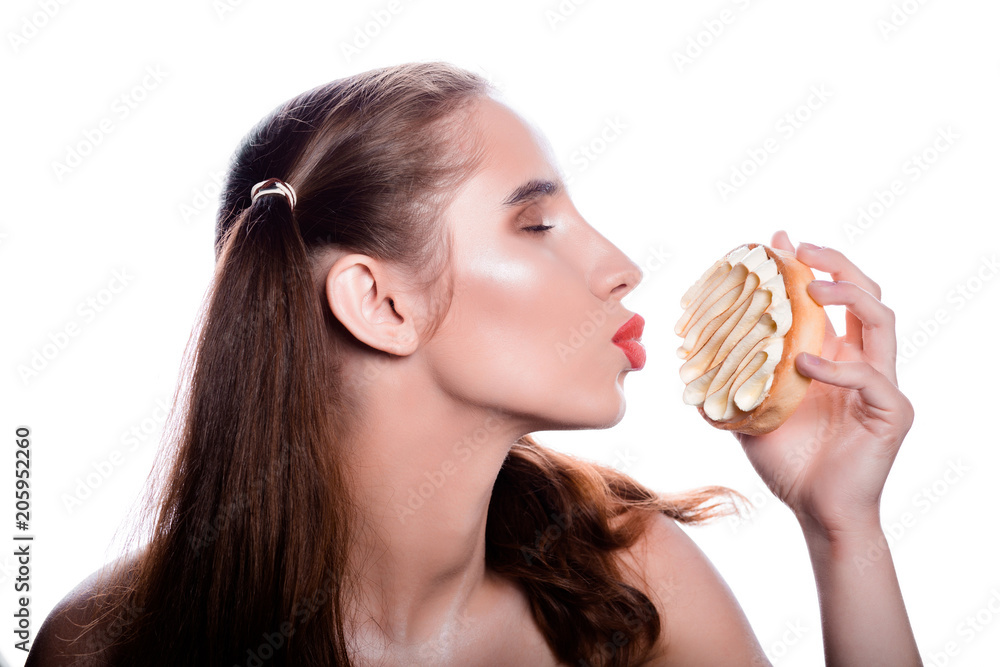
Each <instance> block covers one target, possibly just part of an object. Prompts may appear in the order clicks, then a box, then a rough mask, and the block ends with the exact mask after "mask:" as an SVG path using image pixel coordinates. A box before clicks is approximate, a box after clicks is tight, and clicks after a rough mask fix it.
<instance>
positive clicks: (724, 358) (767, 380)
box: [674, 245, 792, 421]
mask: <svg viewBox="0 0 1000 667" xmlns="http://www.w3.org/2000/svg"><path fill="white" fill-rule="evenodd" d="M681 308H683V309H684V314H683V315H681V318H680V319H679V320H677V324H676V325H675V326H674V333H676V334H677V335H678V336H681V337H682V338H683V339H684V342H683V343H682V344H681V346H680V347H679V348H677V355H678V356H679V357H680V358H681V359H684V360H685V361H684V363H683V364H682V365H681V370H680V375H681V380H682V381H683V382H684V384H685V387H684V396H683V398H684V402H685V403H686V404H688V405H700V406H702V409H703V410H704V411H705V414H706V415H708V416H709V417H710V418H711V419H714V420H715V421H729V420H732V419H733V418H735V417H741V416H743V415H744V414H745V413H747V412H750V411H751V410H753V409H754V408H756V407H757V406H758V405H760V404H761V403H762V402H763V401H764V399H765V398H767V394H768V391H770V389H771V383H772V382H773V381H774V369H775V367H777V365H778V361H780V360H781V351H782V348H783V346H784V340H785V334H786V333H788V330H789V329H790V328H791V326H792V304H791V302H790V301H789V299H788V295H787V294H786V293H785V281H784V279H783V278H782V277H781V274H780V273H778V266H777V264H775V262H774V260H773V259H771V258H769V257H768V256H767V253H766V252H764V246H761V245H758V246H757V247H755V248H754V249H753V250H750V249H749V247H748V246H746V245H742V246H740V247H739V248H736V249H735V250H733V251H732V252H730V253H729V254H728V255H726V256H725V257H724V258H722V259H720V260H719V261H718V262H716V263H715V264H713V265H712V266H711V267H709V269H708V270H707V271H705V273H704V274H702V276H701V278H699V279H698V280H697V281H696V282H695V283H694V284H693V285H692V286H691V287H690V288H689V289H688V290H687V291H686V292H685V293H684V296H683V297H682V298H681Z"/></svg>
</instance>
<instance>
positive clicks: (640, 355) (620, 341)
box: [611, 313, 646, 371]
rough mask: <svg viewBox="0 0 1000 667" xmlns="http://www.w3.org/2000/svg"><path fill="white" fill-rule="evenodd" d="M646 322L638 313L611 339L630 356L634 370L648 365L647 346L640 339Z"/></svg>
mask: <svg viewBox="0 0 1000 667" xmlns="http://www.w3.org/2000/svg"><path fill="white" fill-rule="evenodd" d="M645 325H646V322H645V321H644V320H643V319H642V316H641V315H639V314H638V313H636V314H635V315H633V316H632V319H630V320H629V321H628V322H626V323H625V324H623V325H622V327H621V329H619V330H618V332H617V333H616V334H615V337H614V338H612V339H611V342H612V343H614V344H615V345H617V346H618V347H620V348H621V349H622V351H623V352H624V353H625V356H626V357H628V360H629V362H630V363H631V364H632V370H635V371H637V370H639V369H641V368H642V367H643V366H645V365H646V348H644V347H643V346H642V344H641V343H640V342H639V339H640V338H641V337H642V328H643V327H644V326H645Z"/></svg>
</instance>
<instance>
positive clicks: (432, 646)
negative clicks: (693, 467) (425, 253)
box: [36, 98, 919, 667]
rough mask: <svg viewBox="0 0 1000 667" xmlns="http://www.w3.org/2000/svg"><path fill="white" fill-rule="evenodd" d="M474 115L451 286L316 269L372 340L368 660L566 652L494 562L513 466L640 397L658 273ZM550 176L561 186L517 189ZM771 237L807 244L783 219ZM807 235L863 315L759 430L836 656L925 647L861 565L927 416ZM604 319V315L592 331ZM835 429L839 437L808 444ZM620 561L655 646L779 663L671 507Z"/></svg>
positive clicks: (453, 208) (364, 271)
mask: <svg viewBox="0 0 1000 667" xmlns="http://www.w3.org/2000/svg"><path fill="white" fill-rule="evenodd" d="M469 122H470V123H473V124H474V127H475V129H477V130H478V141H480V142H482V144H481V145H482V146H483V147H484V149H485V154H486V156H487V160H486V162H485V163H484V165H483V168H482V169H481V170H480V171H478V172H477V173H476V174H475V175H474V176H472V177H471V178H470V179H469V180H468V181H467V182H466V183H465V184H464V185H463V186H462V187H461V188H460V190H459V191H458V192H457V193H456V196H455V198H454V199H453V200H452V201H451V203H450V205H449V206H448V208H447V209H446V211H445V215H444V218H443V224H445V225H446V231H447V233H448V234H449V235H450V237H451V239H452V242H453V255H452V257H451V262H450V263H449V266H448V268H447V270H448V272H450V278H451V279H452V281H453V284H454V287H455V294H454V297H453V299H452V300H451V302H450V304H449V303H447V301H446V300H444V299H443V298H442V297H441V292H440V291H439V290H438V289H436V288H434V289H428V288H427V287H426V286H422V285H420V284H418V283H417V282H416V281H415V280H414V276H413V275H412V274H411V273H410V272H408V271H406V270H405V269H402V268H400V267H397V266H395V265H393V264H392V263H389V262H384V261H382V260H378V259H376V258H372V257H369V256H366V255H362V254H357V253H343V252H341V253H337V252H335V251H330V252H329V253H328V254H327V255H326V256H325V257H324V258H322V260H321V261H320V262H319V263H318V264H317V267H316V270H317V274H316V275H317V279H318V280H320V281H323V282H324V284H325V285H326V295H327V300H328V305H329V307H330V308H331V309H332V311H333V313H334V314H335V316H336V317H338V318H339V319H340V321H341V322H342V323H343V324H344V326H345V327H346V328H347V330H348V331H350V333H351V334H352V335H353V336H354V338H355V339H356V340H357V345H353V346H350V347H348V348H347V349H345V350H343V351H342V357H343V360H344V363H345V371H346V373H347V377H351V378H361V379H362V380H361V381H360V382H356V383H354V384H353V385H352V391H355V392H357V395H358V396H359V397H360V399H361V400H360V403H361V405H362V412H361V414H360V415H359V416H358V420H359V421H358V426H357V429H356V432H354V433H353V434H345V440H344V441H343V442H341V443H338V446H343V447H345V448H346V450H347V451H348V455H349V458H348V460H349V461H350V462H351V466H352V470H351V479H352V482H353V483H354V484H355V486H356V489H355V491H356V493H357V494H358V498H359V499H360V501H361V504H362V507H363V511H364V513H365V518H366V520H367V525H368V530H367V532H366V533H365V537H364V538H363V539H361V540H359V541H358V543H357V544H356V545H355V546H354V551H353V553H352V556H351V561H352V564H353V565H354V566H355V567H359V568H360V570H361V571H362V572H363V573H364V575H363V576H364V578H363V582H362V584H361V589H360V591H359V597H358V601H357V605H356V606H355V609H356V613H355V615H354V617H353V618H352V620H351V622H350V624H349V628H350V631H351V634H352V637H353V639H354V641H355V646H354V649H355V655H356V656H357V664H358V665H368V664H384V665H410V664H424V665H484V666H485V665H511V666H517V665H527V664H530V665H537V666H539V667H543V666H546V665H556V664H557V662H556V660H555V658H554V656H553V655H552V653H551V651H550V650H549V648H548V646H547V645H546V644H545V642H544V639H543V637H542V636H541V633H540V631H539V630H538V628H537V626H536V625H535V624H534V621H533V619H532V617H531V614H530V610H529V606H528V601H527V598H526V596H525V594H524V592H523V591H522V589H521V588H520V587H519V586H517V585H516V584H513V583H511V582H509V581H507V580H505V579H504V578H502V577H499V576H497V575H496V574H495V573H492V572H491V571H490V570H488V569H487V568H486V567H485V526H486V516H487V508H488V505H489V501H490V497H491V494H492V488H493V483H494V481H495V479H496V476H497V474H498V472H499V470H500V467H501V465H502V464H503V460H504V458H505V457H506V455H507V452H508V451H509V449H510V447H511V445H512V444H513V443H514V442H515V441H516V440H517V438H518V437H520V436H521V435H524V434H527V433H532V432H534V431H540V430H556V429H582V428H588V429H594V428H609V427H611V426H614V425H615V424H617V423H618V422H619V421H620V420H621V419H622V417H623V416H624V412H625V395H624V389H623V383H624V378H625V376H626V374H627V373H628V372H629V371H630V370H631V367H630V364H629V361H628V359H627V358H626V356H625V354H624V352H623V351H622V350H621V349H620V348H618V347H617V346H615V345H613V344H612V343H611V339H612V337H613V335H614V333H615V332H616V331H617V330H618V328H619V327H620V326H621V325H622V324H623V323H625V322H626V321H628V319H630V317H631V316H632V313H631V312H629V311H627V310H626V309H625V308H624V307H623V306H622V305H621V300H622V298H623V297H624V296H625V295H627V294H628V293H629V292H631V291H632V290H633V289H634V288H635V286H636V285H637V284H638V283H639V281H640V280H641V278H642V272H641V270H640V269H639V267H638V266H637V265H636V264H635V263H634V262H633V261H631V260H630V259H629V258H628V257H627V256H626V255H625V254H624V253H622V252H621V250H619V249H618V248H617V247H615V246H614V245H613V244H612V243H611V242H610V241H608V240H607V239H606V238H605V237H603V236H602V235H601V234H600V233H598V232H597V230H595V229H594V228H593V227H592V226H590V224H588V223H587V222H586V220H584V218H583V217H582V216H581V215H580V214H579V212H578V211H577V210H576V208H575V207H574V206H573V203H572V202H571V200H570V198H569V196H568V194H567V192H566V189H565V187H564V185H563V182H562V179H561V178H560V174H559V172H558V169H557V168H556V166H555V165H556V164H557V162H556V160H555V159H554V158H553V156H552V152H551V148H550V147H549V146H548V144H547V142H546V141H545V139H544V138H543V137H542V136H541V134H540V133H538V132H537V131H536V130H535V129H534V128H533V127H532V126H530V125H529V124H528V123H526V122H525V121H524V120H523V119H522V118H521V117H520V116H519V115H517V114H516V113H514V112H513V111H512V110H511V109H509V108H508V107H507V106H505V105H503V104H501V103H499V102H498V101H495V100H493V99H491V98H483V99H482V100H480V101H477V102H476V103H475V105H474V107H473V110H472V115H471V116H470V120H469ZM533 180H539V181H549V182H551V183H552V184H554V185H555V186H556V187H555V188H554V189H551V190H550V191H542V192H536V193H535V196H533V197H531V198H529V199H526V200H524V201H522V202H519V203H518V204H516V205H513V206H504V205H503V202H505V201H507V200H508V199H509V197H510V194H511V193H512V192H514V191H515V190H517V189H518V188H519V187H520V186H522V185H523V184H525V183H527V182H529V181H533ZM772 245H774V246H775V247H779V248H785V249H788V250H791V249H792V246H791V244H790V243H789V241H788V238H787V236H786V235H785V234H784V233H783V232H779V233H777V234H776V235H775V237H774V240H773V241H772ZM796 253H797V256H798V257H799V258H800V259H801V260H802V261H803V262H805V263H806V264H808V265H810V266H813V267H815V268H817V269H819V270H822V271H830V272H831V273H832V275H833V276H834V278H835V279H836V280H838V281H839V282H838V284H837V285H835V286H834V287H832V288H828V289H826V290H824V288H822V287H817V286H816V284H815V283H814V284H813V285H811V286H810V288H809V290H810V293H811V294H813V295H814V298H816V300H817V301H818V302H819V303H821V304H824V305H827V304H844V305H846V306H847V307H848V309H849V311H850V312H849V315H848V334H847V336H846V337H845V338H843V339H841V338H837V337H836V336H835V335H834V332H833V328H832V326H830V324H829V320H828V321H827V337H826V340H825V342H824V350H823V356H824V357H825V358H827V359H830V361H824V362H823V363H821V364H820V365H818V366H808V365H806V364H803V363H802V361H803V360H802V359H797V360H796V361H797V365H798V367H799V368H800V370H801V371H802V372H803V373H804V374H806V375H809V376H810V377H813V378H814V379H816V380H817V381H816V382H813V383H811V384H810V388H809V391H808V393H807V395H806V398H805V401H804V402H803V404H802V406H801V407H800V408H799V410H798V411H797V412H796V413H795V415H793V417H792V418H791V419H790V420H789V421H788V422H786V423H785V424H784V425H783V426H782V427H781V428H779V429H778V430H776V431H774V432H772V433H770V434H767V435H766V436H761V437H758V438H741V442H742V444H743V446H744V448H745V450H746V453H747V456H748V457H749V458H750V460H751V461H752V463H753V465H754V467H755V468H756V469H757V470H758V472H759V473H760V474H761V476H762V477H763V479H764V480H765V481H766V482H767V483H768V484H769V486H771V488H772V489H774V490H775V491H776V492H777V494H778V496H779V497H780V498H781V499H782V500H783V501H784V502H785V503H786V504H788V505H789V506H790V507H791V508H792V510H793V511H794V512H795V514H796V516H797V517H799V521H800V523H801V524H802V526H803V530H804V531H805V535H806V539H807V542H808V544H809V549H810V555H811V557H812V562H813V567H814V571H815V573H816V579H817V583H818V586H819V592H820V601H821V610H822V616H823V633H824V640H825V645H826V651H827V660H828V664H831V665H859V664H865V665H876V664H879V665H883V664H894V665H895V664H899V665H903V664H919V658H918V657H917V653H916V647H915V643H914V641H913V636H912V632H911V631H910V628H909V624H908V621H907V619H906V613H905V610H904V608H903V604H902V598H901V596H900V593H899V587H898V584H897V582H896V577H895V573H894V571H893V569H892V565H891V559H890V558H889V557H888V553H886V557H885V558H882V559H879V560H878V561H877V562H875V563H873V564H872V567H871V568H870V569H866V570H864V572H863V573H861V572H859V571H858V569H857V568H856V567H855V565H854V564H853V562H852V557H853V556H855V555H857V554H859V553H865V551H866V550H867V548H868V546H869V545H868V542H867V540H870V539H877V538H878V537H879V536H882V531H881V528H880V526H879V523H878V497H879V494H880V492H881V489H882V484H883V483H884V481H885V477H886V475H887V473H888V470H889V467H890V465H891V463H892V459H893V457H894V456H895V453H896V450H897V449H898V447H899V444H900V443H901V442H902V439H903V436H904V435H905V433H906V431H907V429H908V428H909V426H910V423H911V422H912V418H913V412H912V408H911V407H910V404H909V402H908V401H907V400H906V398H905V397H904V396H903V395H902V394H900V393H899V390H898V389H897V388H896V383H895V373H894V370H893V369H894V365H895V360H894V355H895V338H894V333H893V328H892V313H891V311H890V310H889V309H888V308H886V307H885V306H884V305H883V304H882V303H881V302H880V301H879V299H878V296H879V294H878V287H877V286H876V285H875V284H874V283H873V282H872V281H871V280H870V279H868V278H867V277H866V276H864V274H862V273H861V272H860V271H859V270H858V269H857V268H856V267H855V266H854V265H853V264H851V263H850V262H849V261H847V260H846V258H844V257H843V255H841V254H840V253H839V252H837V251H835V250H832V249H819V250H810V249H807V248H806V246H805V245H804V244H803V245H800V246H799V248H798V250H797V251H796ZM444 306H448V307H447V309H445V308H444ZM445 310H446V312H445ZM442 312H444V314H443V320H441V322H440V326H439V327H438V328H437V330H436V332H434V333H433V335H431V334H429V333H428V325H429V323H432V322H436V321H437V318H438V317H441V316H442V315H441V313H442ZM601 315H603V317H601ZM852 318H853V319H852ZM587 322H591V323H595V322H599V324H597V325H596V327H595V330H594V331H593V333H592V334H591V335H589V336H584V337H583V338H582V340H581V339H575V338H573V337H572V333H573V331H574V330H576V331H579V330H580V327H581V325H583V324H584V323H587ZM588 330H589V329H588ZM573 341H576V343H575V344H574V343H573ZM567 346H569V348H570V350H571V351H570V352H568V353H567V352H566V347H567ZM385 352H389V353H391V354H392V355H393V356H391V357H387V356H386V355H385V354H384V353H385ZM821 425H826V426H825V428H824V430H822V431H820V430H819V426H821ZM817 433H822V434H823V437H822V438H820V439H819V440H818V441H819V442H820V444H819V446H816V447H811V446H809V443H810V442H812V441H813V440H816V438H812V439H810V438H811V436H813V435H815V434H817ZM784 480H788V481H787V482H785V481H784ZM862 548H863V549H864V550H865V551H861V549H862ZM621 559H622V562H623V564H625V565H626V566H627V570H626V571H627V577H628V578H629V581H630V583H632V584H633V585H636V586H639V587H642V588H643V590H645V591H647V593H648V594H649V595H650V596H651V598H652V599H653V601H654V602H655V604H656V606H657V609H658V611H659V612H660V615H661V620H662V623H663V628H664V632H663V633H662V634H661V637H660V641H659V643H658V644H657V646H656V651H655V655H654V657H653V658H652V659H651V660H650V661H649V662H648V663H647V664H649V665H706V664H711V665H740V666H745V665H766V664H768V662H767V658H766V657H765V656H764V653H763V651H762V649H761V647H760V644H759V642H758V641H757V639H756V637H755V636H754V634H753V631H752V630H751V628H750V625H749V622H748V621H747V618H746V616H745V614H744V613H743V611H742V609H741V608H740V606H739V604H738V602H737V601H736V600H735V598H734V597H733V594H732V592H731V590H730V589H729V587H728V586H727V585H726V583H725V582H724V581H723V580H722V578H721V576H720V575H719V573H718V572H717V571H716V569H715V568H714V567H713V566H712V565H711V563H710V562H709V560H708V559H707V558H706V556H705V554H704V553H703V552H702V551H701V550H700V549H699V548H698V547H697V545H696V544H695V543H694V542H693V541H692V540H691V538H690V537H688V535H687V534H686V533H685V532H684V531H683V530H682V529H681V528H680V527H679V526H678V525H677V524H676V522H674V521H673V520H671V519H668V518H667V517H665V516H662V515H660V516H658V517H657V519H656V520H654V521H653V522H651V526H650V529H649V531H648V532H647V534H646V535H644V536H643V538H642V539H641V540H640V541H639V542H638V543H637V544H636V545H635V546H634V547H633V548H632V549H630V550H628V551H627V552H625V553H622V554H621ZM69 600H71V596H68V597H67V601H64V603H63V604H62V605H61V606H60V607H59V608H57V609H56V610H55V611H54V612H53V614H52V615H50V617H49V620H48V621H47V622H46V626H47V627H43V628H42V630H41V631H40V632H39V636H38V639H37V640H36V641H37V642H39V643H47V645H46V648H45V655H44V656H40V657H45V658H51V657H52V656H56V655H57V654H58V650H59V647H58V642H56V641H55V640H54V639H53V638H54V637H55V636H56V634H58V633H57V632H56V630H57V629H58V626H59V623H60V622H62V621H65V620H69V619H70V617H71V616H72V614H71V612H70V611H68V610H69V606H68V605H69V602H68V601H69ZM77 620H79V619H77ZM50 624H51V625H50ZM873 633H877V636H873ZM512 638H516V641H511V639H512ZM38 664H42V663H38ZM45 664H60V663H59V662H58V660H56V659H53V660H52V661H51V662H45ZM67 664H68V662H67Z"/></svg>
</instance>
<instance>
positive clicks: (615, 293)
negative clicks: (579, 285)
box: [594, 236, 643, 301]
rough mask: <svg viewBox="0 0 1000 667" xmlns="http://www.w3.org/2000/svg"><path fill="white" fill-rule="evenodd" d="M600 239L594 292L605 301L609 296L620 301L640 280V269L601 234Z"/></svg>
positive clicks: (641, 275)
mask: <svg viewBox="0 0 1000 667" xmlns="http://www.w3.org/2000/svg"><path fill="white" fill-rule="evenodd" d="M601 239H602V240H603V243H602V244H601V246H602V248H601V252H600V255H599V260H598V263H597V266H598V269H597V271H595V273H594V277H595V278H594V279H595V284H594V293H595V294H597V296H599V297H600V298H601V299H602V300H605V301H606V300H607V299H609V298H614V299H617V300H618V301H621V300H622V299H623V298H625V295H626V294H628V293H629V292H631V291H632V290H634V289H635V287H636V285H638V284H639V283H640V282H642V277H643V274H642V269H641V268H640V267H639V265H638V264H636V263H635V262H633V261H632V260H631V259H629V257H628V255H626V254H625V253H624V252H622V251H621V249H620V248H618V246H616V245H614V244H613V243H611V241H608V240H607V239H605V238H604V237H603V236H602V237H601Z"/></svg>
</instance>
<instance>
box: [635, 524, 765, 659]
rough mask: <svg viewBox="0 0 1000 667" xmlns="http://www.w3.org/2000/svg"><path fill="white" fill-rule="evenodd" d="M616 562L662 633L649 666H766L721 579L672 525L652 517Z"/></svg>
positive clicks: (739, 609)
mask: <svg viewBox="0 0 1000 667" xmlns="http://www.w3.org/2000/svg"><path fill="white" fill-rule="evenodd" d="M621 562H622V564H623V565H624V566H625V574H626V579H627V580H628V581H629V583H630V584H632V585H634V586H636V588H639V590H642V591H643V592H645V593H646V594H647V595H649V597H650V599H651V600H652V601H653V604H654V605H656V608H657V610H658V611H659V612H660V621H661V627H662V631H661V633H660V637H659V639H658V640H657V643H656V646H655V648H654V655H653V657H652V658H651V660H650V661H648V662H647V663H646V664H649V665H741V666H746V665H770V662H769V661H768V660H767V657H766V656H765V655H764V652H763V650H762V649H761V646H760V643H759V642H758V641H757V637H756V636H755V635H754V633H753V630H752V628H751V627H750V622H749V621H748V620H747V617H746V614H744V613H743V609H742V608H741V607H740V605H739V603H738V602H737V601H736V598H735V596H734V595H733V592H732V590H731V589H730V588H729V586H728V585H727V584H726V582H725V580H723V578H722V575H720V574H719V572H718V570H716V569H715V567H714V566H713V565H712V563H711V561H709V560H708V558H707V557H706V556H705V554H704V552H703V551H702V550H701V549H700V548H699V547H698V545H697V544H695V542H694V540H692V539H691V538H690V537H689V536H688V534H687V533H686V532H684V530H683V529H682V528H681V527H680V526H679V525H678V523H677V522H676V521H675V520H674V519H671V518H670V517H668V516H666V515H664V514H657V515H656V516H655V517H653V518H652V519H651V520H650V522H649V525H648V528H647V530H646V532H645V533H644V534H643V536H642V537H641V538H640V539H639V540H638V541H637V542H636V543H635V544H634V545H633V546H632V547H631V548H630V549H628V550H626V551H625V552H624V553H623V555H622V557H621Z"/></svg>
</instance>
